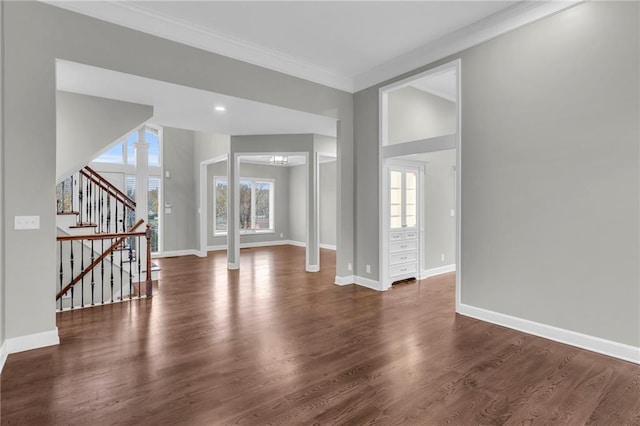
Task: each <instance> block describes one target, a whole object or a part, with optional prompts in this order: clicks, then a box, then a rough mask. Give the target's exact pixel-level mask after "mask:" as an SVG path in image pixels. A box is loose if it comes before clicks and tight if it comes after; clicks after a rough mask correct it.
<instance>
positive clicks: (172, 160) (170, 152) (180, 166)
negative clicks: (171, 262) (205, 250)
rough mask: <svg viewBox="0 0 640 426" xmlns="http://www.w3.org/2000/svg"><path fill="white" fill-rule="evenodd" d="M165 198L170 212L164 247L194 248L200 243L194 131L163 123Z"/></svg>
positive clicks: (165, 220) (164, 219) (164, 222)
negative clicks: (196, 219) (169, 205)
mask: <svg viewBox="0 0 640 426" xmlns="http://www.w3.org/2000/svg"><path fill="white" fill-rule="evenodd" d="M162 137H163V138H162V160H163V166H164V171H165V172H167V171H168V172H169V173H170V177H169V178H167V177H166V175H165V176H163V178H162V185H163V186H162V202H163V206H160V208H161V209H162V210H163V211H164V203H171V204H172V206H171V213H169V214H167V213H164V214H163V216H162V233H163V236H162V238H163V239H162V245H163V247H162V248H163V251H175V250H192V249H195V248H196V247H197V245H198V244H197V240H196V228H197V226H196V221H195V220H194V216H195V211H196V207H195V206H196V205H197V201H196V200H197V194H196V186H195V181H194V176H193V158H194V132H193V131H191V130H182V129H174V128H171V127H164V128H163V132H162Z"/></svg>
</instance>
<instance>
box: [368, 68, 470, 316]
mask: <svg viewBox="0 0 640 426" xmlns="http://www.w3.org/2000/svg"><path fill="white" fill-rule="evenodd" d="M460 113H461V112H460V61H459V60H456V61H453V62H450V63H447V64H444V65H442V66H439V67H436V68H434V69H431V70H428V71H425V72H423V73H421V74H418V75H415V76H412V77H410V78H407V79H404V80H401V81H398V82H396V83H393V84H391V85H388V86H385V87H382V88H381V89H380V116H381V121H380V123H381V126H380V142H379V149H380V164H379V170H380V174H379V176H380V185H379V188H380V194H379V196H380V197H379V199H380V218H381V220H380V234H379V235H380V241H379V247H380V254H379V264H380V275H381V276H380V283H381V289H382V290H387V289H389V288H391V285H392V284H393V283H394V282H396V281H397V280H400V279H406V278H416V279H421V278H426V277H428V276H431V275H436V274H440V273H445V272H450V271H452V270H456V271H457V273H456V310H458V307H459V305H460V279H461V277H460V257H461V256H460V223H461V218H460V214H459V213H460V167H459V163H460ZM434 189H435V191H434ZM414 191H415V197H414V195H413V193H414ZM434 194H435V195H434ZM434 212H437V213H434ZM434 223H440V225H442V224H444V229H446V230H448V231H449V232H448V233H449V235H442V233H441V235H436V234H437V232H436V227H434V226H435V225H434ZM414 250H415V251H414ZM414 258H415V259H416V260H415V261H414V260H413V259H414ZM438 259H439V260H438Z"/></svg>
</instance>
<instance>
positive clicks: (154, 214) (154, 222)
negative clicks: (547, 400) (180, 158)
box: [147, 176, 160, 252]
mask: <svg viewBox="0 0 640 426" xmlns="http://www.w3.org/2000/svg"><path fill="white" fill-rule="evenodd" d="M159 192H160V177H159V176H149V192H148V195H147V197H148V200H147V201H148V206H149V208H148V213H147V220H148V221H149V224H150V225H151V252H157V251H158V208H159V206H158V195H159Z"/></svg>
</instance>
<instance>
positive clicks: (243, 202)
mask: <svg viewBox="0 0 640 426" xmlns="http://www.w3.org/2000/svg"><path fill="white" fill-rule="evenodd" d="M213 188H214V192H215V201H214V203H215V208H214V211H215V220H214V224H213V234H214V235H226V233H227V229H228V228H227V207H228V206H227V194H228V180H227V178H226V177H215V178H214V180H213ZM239 204H240V213H239V221H240V233H260V232H273V231H274V226H273V223H274V209H273V204H274V181H273V180H270V179H260V178H240V199H239Z"/></svg>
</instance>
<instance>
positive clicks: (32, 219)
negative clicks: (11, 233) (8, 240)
mask: <svg viewBox="0 0 640 426" xmlns="http://www.w3.org/2000/svg"><path fill="white" fill-rule="evenodd" d="M13 229H16V230H21V229H40V216H15V218H14V223H13Z"/></svg>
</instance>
